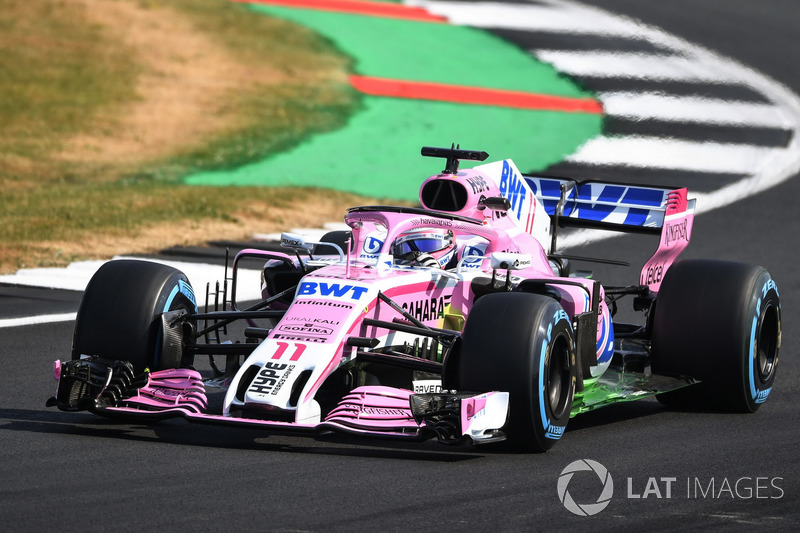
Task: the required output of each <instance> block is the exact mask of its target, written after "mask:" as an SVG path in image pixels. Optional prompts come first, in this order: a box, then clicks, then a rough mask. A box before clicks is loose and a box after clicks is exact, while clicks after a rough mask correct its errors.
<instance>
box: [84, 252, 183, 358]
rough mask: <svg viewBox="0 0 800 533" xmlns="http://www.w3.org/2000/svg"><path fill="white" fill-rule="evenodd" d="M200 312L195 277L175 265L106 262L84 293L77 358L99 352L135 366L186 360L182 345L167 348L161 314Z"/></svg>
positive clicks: (120, 261) (105, 356) (135, 261)
mask: <svg viewBox="0 0 800 533" xmlns="http://www.w3.org/2000/svg"><path fill="white" fill-rule="evenodd" d="M179 309H182V310H185V311H187V312H189V313H195V312H197V304H196V300H195V296H194V291H193V290H192V287H191V285H190V284H189V280H188V279H187V278H186V276H185V275H184V274H183V273H182V272H180V271H179V270H176V269H174V268H172V267H169V266H166V265H162V264H159V263H153V262H149V261H138V260H116V261H109V262H108V263H105V264H104V265H103V266H102V267H100V269H99V270H98V271H97V272H96V273H95V275H94V276H93V277H92V279H91V280H90V281H89V284H88V286H87V287H86V291H85V292H84V293H83V299H82V300H81V303H80V307H79V308H78V316H77V318H76V320H75V332H74V335H73V341H72V359H73V360H74V359H79V358H80V357H81V355H96V356H100V357H104V358H108V359H117V360H123V361H129V362H130V363H131V364H132V365H133V367H134V371H136V372H137V373H140V372H143V371H144V370H145V369H146V368H149V369H150V370H153V371H155V370H163V369H167V368H177V367H179V366H180V365H181V359H182V355H183V354H182V353H181V350H180V349H166V348H165V346H168V344H167V343H164V342H162V341H163V339H164V333H165V331H164V327H163V326H162V320H161V316H162V315H163V314H164V313H166V312H168V311H176V310H179Z"/></svg>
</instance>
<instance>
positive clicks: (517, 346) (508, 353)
mask: <svg viewBox="0 0 800 533" xmlns="http://www.w3.org/2000/svg"><path fill="white" fill-rule="evenodd" d="M454 355H455V354H454ZM452 363H453V364H452V366H451V367H450V368H448V365H447V363H446V369H445V372H444V380H445V383H444V388H446V389H457V390H461V391H475V392H487V391H506V392H508V393H509V419H508V421H507V423H506V426H505V429H504V431H505V433H506V435H507V437H508V441H509V443H510V444H511V445H512V446H514V447H517V448H521V449H524V450H525V451H534V452H544V451H546V450H548V449H550V448H551V447H552V446H553V445H554V444H555V443H556V442H557V441H558V439H560V438H561V435H562V434H563V433H564V429H565V428H566V426H567V422H568V421H569V415H570V411H571V409H572V401H573V398H574V394H575V381H576V365H575V342H574V334H573V331H572V322H571V321H570V319H569V316H568V315H567V314H566V313H565V312H564V310H563V309H562V308H561V306H560V305H559V304H558V303H557V302H556V301H554V300H553V299H551V298H548V297H546V296H542V295H538V294H529V293H495V294H488V295H486V296H484V297H482V298H481V299H480V300H478V301H477V302H476V303H475V306H474V307H473V308H472V310H471V311H470V313H469V315H468V317H467V322H466V324H465V326H464V334H463V337H462V344H461V350H460V353H458V354H457V360H456V361H453V362H452ZM452 381H455V383H451V382H452Z"/></svg>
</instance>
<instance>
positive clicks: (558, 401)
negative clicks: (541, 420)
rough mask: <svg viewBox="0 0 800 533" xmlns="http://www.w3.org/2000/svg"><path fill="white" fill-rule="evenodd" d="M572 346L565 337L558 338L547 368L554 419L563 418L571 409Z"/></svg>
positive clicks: (547, 390) (548, 393)
mask: <svg viewBox="0 0 800 533" xmlns="http://www.w3.org/2000/svg"><path fill="white" fill-rule="evenodd" d="M570 359H571V358H570V344H569V339H568V338H567V337H566V336H565V335H559V336H558V337H556V338H555V339H554V340H553V342H552V344H551V349H550V361H549V364H548V366H547V384H546V386H547V389H546V392H547V398H548V401H549V403H550V412H551V413H552V415H553V418H561V417H562V416H564V414H565V412H567V411H568V410H569V407H570V390H571V386H570V380H571V377H570Z"/></svg>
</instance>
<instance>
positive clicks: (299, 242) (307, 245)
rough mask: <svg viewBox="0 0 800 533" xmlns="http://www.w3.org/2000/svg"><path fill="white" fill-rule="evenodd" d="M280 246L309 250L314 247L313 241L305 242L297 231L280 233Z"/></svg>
mask: <svg viewBox="0 0 800 533" xmlns="http://www.w3.org/2000/svg"><path fill="white" fill-rule="evenodd" d="M281 246H283V247H284V248H291V249H292V250H305V251H307V252H311V250H313V249H314V243H313V242H306V240H305V239H304V238H303V236H302V235H298V234H297V233H286V232H284V233H281Z"/></svg>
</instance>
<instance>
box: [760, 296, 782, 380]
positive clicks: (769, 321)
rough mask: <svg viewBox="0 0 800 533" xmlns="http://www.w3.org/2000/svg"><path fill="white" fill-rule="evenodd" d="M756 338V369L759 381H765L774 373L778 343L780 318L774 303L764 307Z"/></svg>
mask: <svg viewBox="0 0 800 533" xmlns="http://www.w3.org/2000/svg"><path fill="white" fill-rule="evenodd" d="M756 339H757V340H756V348H757V352H756V369H757V370H758V377H759V378H760V379H761V382H762V383H767V382H768V381H769V380H770V379H771V378H772V376H773V375H774V373H775V364H776V363H777V360H778V346H779V345H780V319H779V318H778V309H777V308H776V307H775V306H774V305H768V306H767V307H766V309H764V314H763V315H762V320H761V324H760V327H759V329H758V336H757V337H756Z"/></svg>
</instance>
